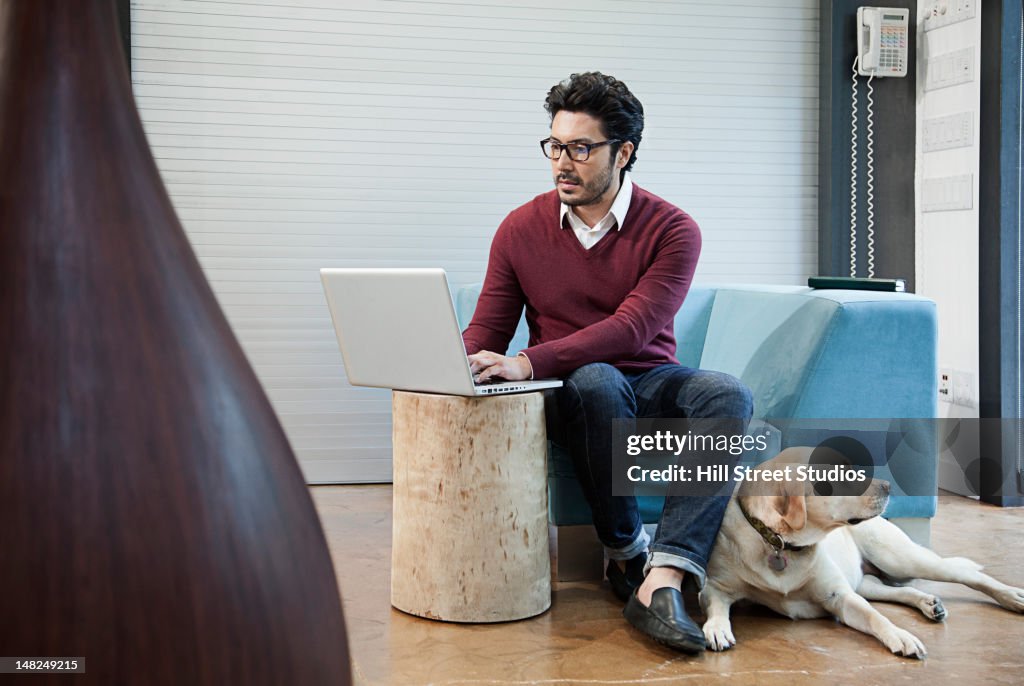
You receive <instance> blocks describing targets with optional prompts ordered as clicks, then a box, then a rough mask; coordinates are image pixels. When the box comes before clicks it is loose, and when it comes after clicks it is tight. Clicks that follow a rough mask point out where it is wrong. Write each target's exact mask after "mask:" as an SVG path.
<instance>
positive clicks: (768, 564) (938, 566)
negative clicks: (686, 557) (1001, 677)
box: [700, 448, 1024, 658]
mask: <svg viewBox="0 0 1024 686" xmlns="http://www.w3.org/2000/svg"><path fill="white" fill-rule="evenodd" d="M811 452H812V450H811V449H810V448H789V449H787V450H784V451H783V452H781V453H780V454H779V455H777V456H776V457H774V458H772V460H769V461H768V462H766V463H765V464H763V465H761V467H759V469H779V468H783V467H784V466H785V465H787V464H788V465H806V464H807V463H808V460H809V458H810V454H811ZM888 500H889V484H888V482H885V481H879V480H874V481H872V482H871V483H870V485H869V486H868V487H867V489H866V490H865V491H864V492H863V494H861V495H856V496H853V495H850V496H839V497H836V496H822V495H815V492H814V484H813V483H811V482H809V481H806V482H801V481H798V480H795V479H794V480H790V481H788V482H759V483H754V482H749V481H744V482H743V483H742V484H741V485H740V487H739V488H738V489H737V492H736V494H735V496H734V497H733V498H732V499H731V500H730V502H729V506H728V508H727V509H726V512H725V519H724V520H723V522H722V528H721V530H720V531H719V534H718V538H717V539H716V541H715V547H714V550H713V552H712V555H711V559H710V561H709V564H708V579H707V583H706V584H705V587H704V590H703V591H702V592H701V595H700V602H701V607H702V608H703V609H704V612H705V613H706V615H707V621H706V622H705V624H704V636H705V638H706V639H707V644H708V647H709V648H710V649H711V650H726V649H728V648H731V647H732V646H734V645H735V644H736V639H735V638H734V637H733V633H732V626H731V624H730V622H729V608H730V606H731V605H732V604H733V603H734V602H736V601H737V600H741V599H749V600H753V601H755V602H757V603H760V604H761V605H765V606H767V607H769V608H771V609H772V610H775V611H776V612H778V613H780V614H783V615H786V616H788V617H791V618H793V619H802V618H810V617H822V616H826V615H829V614H831V615H834V616H835V617H836V618H837V619H839V621H841V622H843V623H844V624H846V625H848V626H851V627H853V628H854V629H857V630H858V631H863V632H864V633H866V634H871V635H872V636H874V637H875V638H877V639H878V640H879V641H881V642H882V643H883V644H884V645H885V647H886V648H888V649H889V650H891V651H892V652H893V653H895V654H897V655H904V656H907V657H916V658H923V657H924V656H925V647H924V644H922V643H921V641H920V640H919V639H918V638H917V637H916V636H914V635H913V634H911V633H910V632H908V631H906V630H904V629H901V628H899V627H897V626H896V625H894V624H893V623H892V622H890V621H889V620H888V619H886V618H885V617H884V616H883V615H882V614H881V613H879V612H878V611H877V610H875V609H874V608H873V607H871V605H870V604H869V603H868V600H883V601H890V602H896V603H903V604H905V605H910V606H911V607H916V608H917V609H919V610H920V611H921V612H922V613H924V616H925V617H927V618H928V619H932V620H935V621H941V620H943V619H944V618H945V617H946V610H945V608H944V607H943V606H942V601H940V600H939V599H938V598H937V597H935V596H933V595H930V594H928V593H924V592H923V591H920V590H918V589H916V588H911V587H910V586H902V585H900V586H895V585H890V584H892V583H894V582H895V583H900V584H902V583H906V582H908V581H910V580H911V579H931V580H934V581H951V582H957V583H961V584H965V585H967V586H969V587H971V588H974V589H977V590H979V591H982V592H983V593H987V594H988V595H990V596H992V598H994V599H995V600H996V601H997V602H998V603H999V604H1000V605H1002V606H1003V607H1005V608H1007V609H1010V610H1014V611H1016V612H1024V590H1022V589H1019V588H1013V587H1011V586H1007V585H1006V584H1002V583H1000V582H998V581H996V580H995V579H993V578H992V577H990V576H988V575H986V574H982V573H981V566H980V565H978V564H975V563H974V562H971V561H970V560H968V559H965V558H962V557H946V558H943V557H939V556H938V555H936V554H935V553H934V552H932V551H931V550H928V549H927V548H924V547H922V546H919V545H917V544H916V543H913V542H912V541H911V540H910V539H909V538H908V537H907V536H906V534H904V533H903V532H902V531H901V530H900V529H899V528H898V527H897V526H896V525H895V524H892V523H890V522H888V521H886V520H885V519H882V518H881V517H879V516H878V515H879V514H881V513H882V510H884V509H885V505H886V503H887V502H888ZM882 579H885V580H886V583H883V581H882Z"/></svg>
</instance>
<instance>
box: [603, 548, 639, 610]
mask: <svg viewBox="0 0 1024 686" xmlns="http://www.w3.org/2000/svg"><path fill="white" fill-rule="evenodd" d="M646 564H647V553H646V552H644V553H640V554H639V555H637V556H636V557H631V558H630V559H628V560H626V571H625V572H623V571H622V570H621V569H619V565H617V564H615V560H608V569H606V570H605V572H604V573H605V576H607V577H608V583H609V584H611V587H612V593H614V594H615V597H616V598H618V599H619V600H621V601H622V602H626V601H627V600H629V597H630V596H631V595H633V592H634V591H636V589H638V588H640V584H642V583H643V582H644V566H645V565H646Z"/></svg>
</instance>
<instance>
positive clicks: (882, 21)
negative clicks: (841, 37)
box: [857, 7, 910, 76]
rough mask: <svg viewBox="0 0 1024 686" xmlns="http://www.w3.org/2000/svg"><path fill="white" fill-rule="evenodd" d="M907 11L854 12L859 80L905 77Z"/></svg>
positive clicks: (866, 9)
mask: <svg viewBox="0 0 1024 686" xmlns="http://www.w3.org/2000/svg"><path fill="white" fill-rule="evenodd" d="M909 34H910V10H907V9H903V8H899V7H860V8H858V9H857V57H858V58H859V73H860V75H861V76H906V75H907V44H908V43H909V42H910V41H909Z"/></svg>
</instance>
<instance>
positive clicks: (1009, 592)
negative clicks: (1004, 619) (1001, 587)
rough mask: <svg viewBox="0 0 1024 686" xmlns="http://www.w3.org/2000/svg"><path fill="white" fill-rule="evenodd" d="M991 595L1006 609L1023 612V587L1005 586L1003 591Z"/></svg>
mask: <svg viewBox="0 0 1024 686" xmlns="http://www.w3.org/2000/svg"><path fill="white" fill-rule="evenodd" d="M992 597H993V598H995V599H996V601H997V602H998V603H999V604H1000V605H1002V606H1003V607H1005V608H1006V609H1007V610H1013V611H1014V612H1024V588H1014V587H1013V586H1007V587H1006V590H1005V591H1000V592H998V593H995V594H993V595H992Z"/></svg>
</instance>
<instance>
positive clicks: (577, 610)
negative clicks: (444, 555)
mask: <svg viewBox="0 0 1024 686" xmlns="http://www.w3.org/2000/svg"><path fill="white" fill-rule="evenodd" d="M311 490H312V493H313V498H314V501H315V502H316V506H317V509H318V511H319V513H320V516H321V519H322V521H323V525H324V529H325V531H326V534H327V539H328V543H329V545H330V548H331V554H332V556H333V559H334V565H335V569H336V571H337V575H338V583H339V584H340V586H341V595H342V599H343V603H344V608H345V619H346V623H347V625H348V631H349V644H350V650H351V654H352V661H353V675H354V677H355V682H356V683H357V684H370V685H374V686H376V685H379V684H400V685H402V686H406V685H408V686H412V685H415V684H438V685H440V684H492V685H500V684H617V685H619V684H640V683H651V684H673V683H681V684H729V685H730V686H742V685H744V684H758V685H759V686H760V685H765V686H768V685H771V684H785V685H786V686H793V685H794V684H886V685H887V686H889V685H892V684H900V683H917V684H922V685H923V684H926V685H927V686H939V685H940V684H957V685H958V686H964V685H966V684H1024V616H1019V615H1015V614H1013V613H1011V612H1008V611H1006V610H1003V609H1002V608H1000V607H999V606H997V605H996V604H995V603H994V602H992V601H991V600H990V599H988V598H987V597H986V596H984V595H982V594H980V593H977V592H975V591H973V590H971V589H968V588H964V587H962V586H955V585H950V584H941V583H931V582H929V583H920V584H919V585H920V587H921V588H924V589H926V590H928V591H930V592H932V593H935V594H936V595H938V596H939V597H941V598H942V599H943V601H944V602H945V605H946V609H947V610H948V611H949V617H948V619H947V620H946V621H945V622H944V623H941V624H935V623H932V622H930V621H928V620H927V619H925V618H924V617H923V616H922V615H921V614H919V613H918V612H917V611H916V610H912V609H910V608H908V607H904V606H901V605H891V604H886V603H875V606H876V607H878V608H879V609H880V610H881V612H882V613H883V614H885V615H886V616H887V617H889V618H890V619H891V620H892V621H893V622H895V623H896V624H897V625H898V626H901V627H903V628H905V629H907V630H908V631H910V632H911V633H913V634H915V635H917V636H918V637H919V638H920V639H921V640H922V641H923V642H924V644H925V646H926V647H927V648H928V658H927V659H926V660H924V661H917V660H910V659H906V658H900V657H896V656H894V655H892V654H891V653H889V652H888V651H887V650H886V649H885V648H884V647H883V646H882V645H881V644H880V643H878V642H877V641H876V640H875V639H874V638H872V637H870V636H866V635H863V634H860V633H858V632H856V631H854V630H853V629H850V628H848V627H845V626H842V625H840V624H838V623H837V622H835V621H833V620H829V619H821V620H802V621H796V622H794V621H791V620H789V619H786V618H784V617H780V616H778V615H774V614H772V613H771V612H769V611H767V610H762V609H760V608H757V607H742V608H736V609H734V612H733V630H734V632H735V635H736V638H737V641H738V644H737V646H736V647H735V648H733V649H732V650H730V651H727V652H724V653H711V652H708V653H704V654H703V655H700V656H698V657H687V656H685V655H681V654H677V653H674V652H672V651H671V650H668V649H665V648H662V647H660V646H658V645H656V644H654V643H652V642H650V641H648V640H647V639H646V638H645V637H644V636H642V635H641V634H639V633H637V632H636V631H634V630H633V629H632V628H631V627H630V626H629V625H628V624H626V622H625V620H624V619H622V616H621V606H620V605H619V604H618V603H617V602H616V600H615V598H614V597H613V596H612V594H611V592H610V591H609V590H608V587H607V582H604V583H603V584H599V583H570V584H560V585H557V586H556V588H555V593H554V600H553V603H552V606H551V609H550V610H549V611H547V612H546V613H544V614H543V615H541V616H539V617H536V618H534V619H529V620H524V621H519V622H509V623H504V624H493V625H458V624H447V623H443V622H435V621H431V620H426V619H419V618H416V617H412V616H410V615H406V614H404V613H402V612H399V611H397V610H394V609H392V608H391V606H390V604H389V583H390V554H391V550H390V544H391V488H390V486H317V487H313V488H312V489H311ZM932 546H933V548H934V549H935V550H936V551H938V552H939V553H941V554H943V555H962V556H966V557H971V558H973V559H974V560H975V561H977V562H979V563H981V564H983V565H985V567H986V571H987V572H988V573H989V574H991V575H992V576H995V577H996V578H998V579H1000V580H1002V581H1004V582H1007V583H1010V584H1012V585H1015V586H1024V510H1021V509H1017V510H1013V509H1000V508H996V507H992V506H988V505H983V504H979V503H977V502H975V501H972V500H968V499H966V498H960V497H958V496H943V497H942V498H941V499H940V504H939V512H938V515H937V516H936V518H935V520H934V522H933V525H932ZM692 606H693V609H694V611H698V610H697V608H696V605H695V603H693V604H692Z"/></svg>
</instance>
